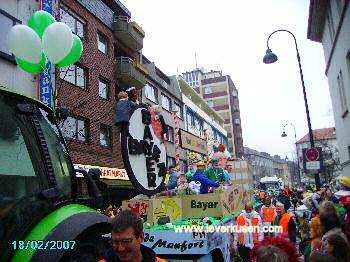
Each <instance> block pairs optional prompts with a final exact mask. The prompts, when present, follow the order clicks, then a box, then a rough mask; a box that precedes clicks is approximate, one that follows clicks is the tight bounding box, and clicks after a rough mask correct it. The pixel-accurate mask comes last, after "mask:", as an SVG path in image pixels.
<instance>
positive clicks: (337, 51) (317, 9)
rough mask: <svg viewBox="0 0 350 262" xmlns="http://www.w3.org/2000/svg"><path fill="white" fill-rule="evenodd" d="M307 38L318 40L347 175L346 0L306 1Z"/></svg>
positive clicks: (349, 71)
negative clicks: (321, 46)
mask: <svg viewBox="0 0 350 262" xmlns="http://www.w3.org/2000/svg"><path fill="white" fill-rule="evenodd" d="M307 37H308V39H310V40H312V41H316V42H319V43H322V45H323V49H324V56H325V60H326V71H325V74H326V76H327V78H328V84H329V90H330V95H331V99H332V106H333V111H334V120H335V127H336V130H337V142H338V146H339V158H340V164H341V166H342V168H343V171H342V174H343V175H346V176H350V114H349V109H350V45H349V43H350V8H349V1H346V0H339V1H318V0H311V1H310V11H309V23H308V34H307Z"/></svg>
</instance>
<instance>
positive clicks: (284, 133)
mask: <svg viewBox="0 0 350 262" xmlns="http://www.w3.org/2000/svg"><path fill="white" fill-rule="evenodd" d="M288 125H290V126H292V127H293V129H294V138H295V149H296V151H297V163H298V185H299V186H300V184H301V179H300V164H299V152H298V146H297V132H296V131H295V125H293V124H291V123H287V124H285V125H284V127H283V133H282V135H281V137H287V134H286V132H285V131H284V129H285V128H286V126H288Z"/></svg>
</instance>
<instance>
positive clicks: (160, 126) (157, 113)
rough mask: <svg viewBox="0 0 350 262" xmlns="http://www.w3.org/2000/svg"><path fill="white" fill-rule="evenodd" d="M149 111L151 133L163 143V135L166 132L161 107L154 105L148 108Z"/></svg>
mask: <svg viewBox="0 0 350 262" xmlns="http://www.w3.org/2000/svg"><path fill="white" fill-rule="evenodd" d="M149 111H150V113H151V121H152V128H153V131H154V133H155V135H156V136H157V137H158V138H159V140H160V141H161V142H164V135H166V134H167V133H168V132H167V131H168V130H167V126H166V124H165V121H164V117H163V116H162V114H161V112H162V107H161V106H159V105H155V106H152V107H150V108H149Z"/></svg>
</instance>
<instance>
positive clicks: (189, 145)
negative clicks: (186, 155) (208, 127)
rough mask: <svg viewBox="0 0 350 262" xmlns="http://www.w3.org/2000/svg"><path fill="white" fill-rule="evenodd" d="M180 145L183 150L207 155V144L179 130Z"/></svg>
mask: <svg viewBox="0 0 350 262" xmlns="http://www.w3.org/2000/svg"><path fill="white" fill-rule="evenodd" d="M180 144H181V147H182V148H184V149H188V150H191V151H194V152H197V153H200V154H203V155H206V154H207V142H206V141H205V140H204V139H202V138H200V137H198V136H195V135H193V134H191V133H189V132H186V131H185V130H182V129H180Z"/></svg>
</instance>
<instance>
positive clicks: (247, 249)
mask: <svg viewBox="0 0 350 262" xmlns="http://www.w3.org/2000/svg"><path fill="white" fill-rule="evenodd" d="M237 226H238V229H237V232H234V248H235V250H238V253H239V255H240V256H241V258H242V261H243V262H248V261H251V260H250V253H251V250H252V248H253V247H254V246H255V245H257V244H259V242H261V241H262V240H263V239H264V235H263V233H262V230H257V229H256V227H259V228H262V221H261V217H260V215H259V214H258V212H256V211H255V210H254V208H253V204H252V203H251V202H248V203H246V204H245V207H244V210H242V213H241V214H240V215H239V216H238V217H237ZM248 226H252V227H254V231H253V232H250V231H248V230H246V231H248V232H244V231H245V230H243V229H244V228H246V227H248Z"/></svg>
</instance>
